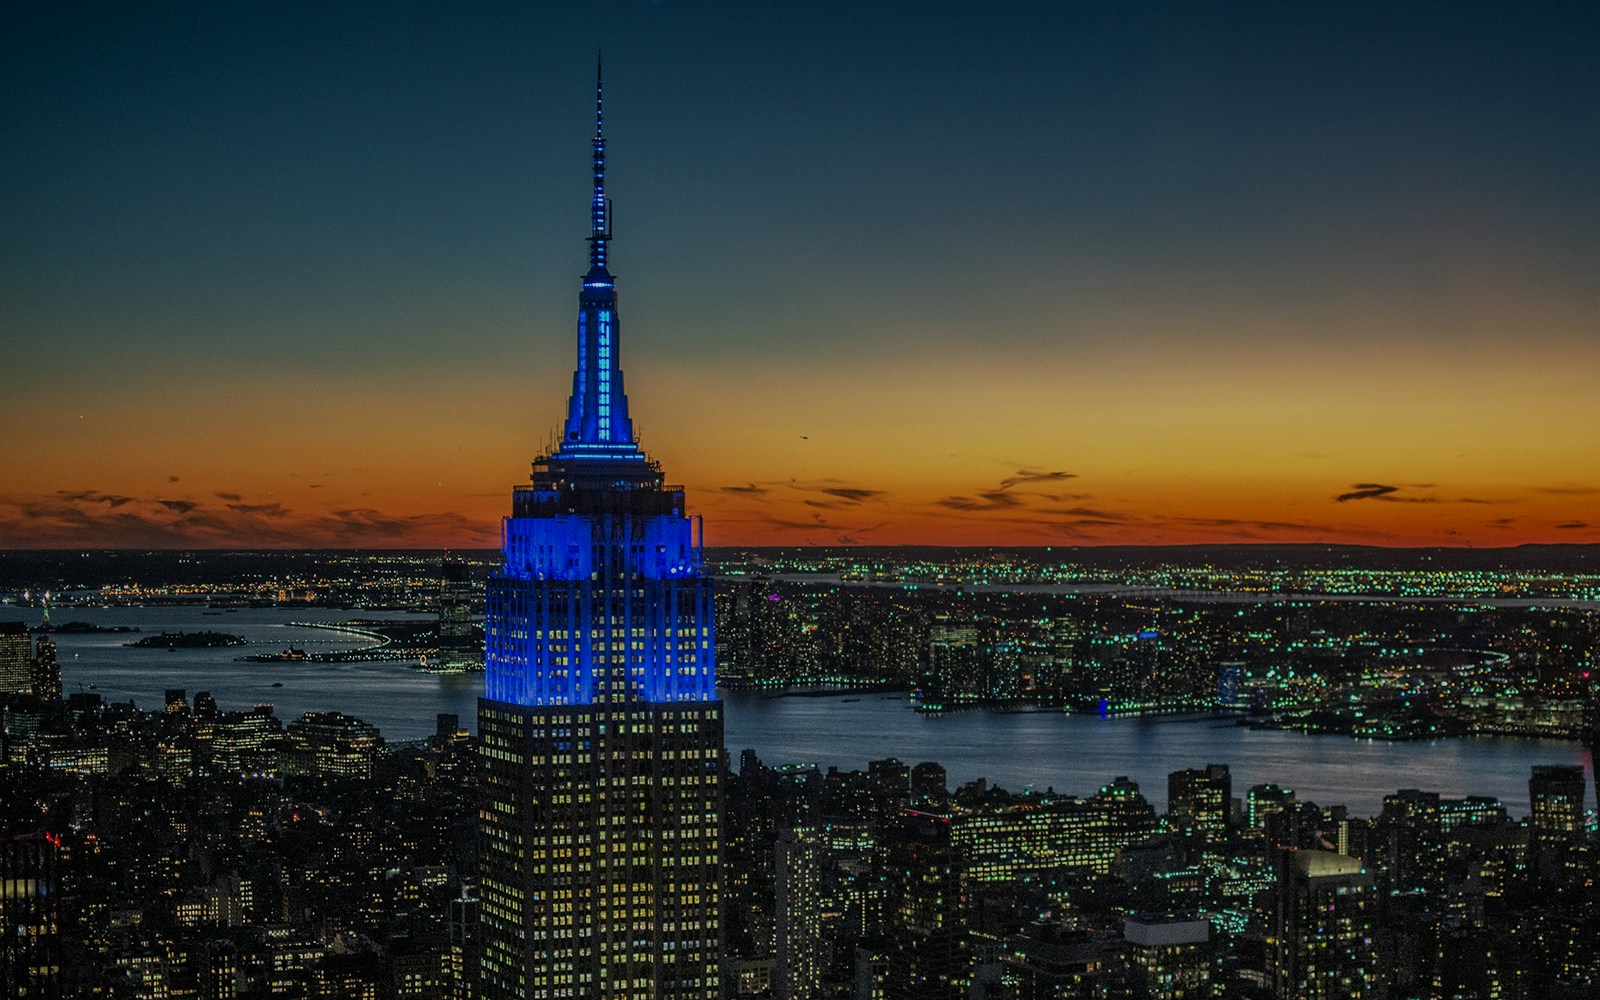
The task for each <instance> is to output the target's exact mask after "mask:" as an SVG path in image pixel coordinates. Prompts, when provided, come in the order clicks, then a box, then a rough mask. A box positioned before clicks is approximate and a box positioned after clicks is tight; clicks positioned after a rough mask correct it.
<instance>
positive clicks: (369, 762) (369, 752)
mask: <svg viewBox="0 0 1600 1000" xmlns="http://www.w3.org/2000/svg"><path fill="white" fill-rule="evenodd" d="M382 752H383V737H382V736H381V735H380V734H379V732H378V728H377V727H376V726H374V725H372V724H371V723H370V722H364V721H362V720H361V719H357V718H355V717H354V716H349V715H345V714H344V713H343V712H306V713H304V714H303V715H301V716H300V718H298V719H296V720H295V721H293V722H291V723H289V728H288V730H287V731H286V732H285V734H284V739H283V772H284V773H285V774H309V775H315V776H317V777H323V778H354V779H357V780H361V781H366V780H369V779H370V778H371V777H372V769H373V767H374V765H375V764H376V763H377V760H378V755H379V754H380V753H382Z"/></svg>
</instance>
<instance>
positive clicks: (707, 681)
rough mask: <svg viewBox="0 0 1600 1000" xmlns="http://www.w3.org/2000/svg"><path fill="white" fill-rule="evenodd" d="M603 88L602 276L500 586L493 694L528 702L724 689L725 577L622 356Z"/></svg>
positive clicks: (522, 495) (489, 653)
mask: <svg viewBox="0 0 1600 1000" xmlns="http://www.w3.org/2000/svg"><path fill="white" fill-rule="evenodd" d="M602 114H603V106H602V104H601V101H600V93H599V91H598V89H597V92H596V100H595V133H594V201H593V203H592V206H591V209H590V234H589V271H588V273H587V274H585V275H584V277H583V289H582V291H581V293H580V294H579V297H578V303H579V311H578V364H577V370H576V371H575V372H574V373H573V376H572V396H571V398H570V400H569V401H568V404H567V419H566V422H565V425H564V426H563V428H562V436H561V442H560V444H559V446H558V447H557V448H556V449H555V450H554V451H553V452H552V453H551V454H549V455H544V456H541V457H540V458H538V459H536V460H535V461H534V464H533V476H532V483H531V485H529V486H524V487H519V488H517V490H516V491H515V493H514V495H513V498H512V514H511V516H510V517H508V518H506V520H505V530H504V545H503V548H504V552H505V567H504V570H503V572H502V573H501V574H500V575H499V576H498V577H497V578H496V579H495V580H493V581H492V582H491V584H490V587H489V592H488V605H487V609H486V610H487V623H486V644H487V648H486V651H485V652H486V658H487V664H486V667H487V674H488V677H487V682H486V685H487V686H486V690H485V694H486V696H487V697H489V698H492V699H494V700H496V701H501V702H508V703H510V704H514V705H586V704H602V703H612V702H619V701H645V702H678V701H707V700H712V699H714V698H716V676H715V671H714V668H713V666H712V655H711V649H712V644H711V585H710V581H709V580H707V579H706V577H705V576H704V573H703V569H702V564H701V544H700V540H699V538H698V537H697V536H698V532H697V530H696V528H697V526H698V522H697V519H691V518H688V517H686V516H685V515H684V501H683V490H682V489H681V488H680V487H675V486H665V485H663V479H662V475H661V468H660V466H659V465H657V464H656V463H655V462H654V461H652V460H651V459H650V458H649V457H648V456H646V455H645V453H644V452H643V451H642V450H641V449H640V448H639V444H638V441H637V440H636V439H635V438H634V434H633V421H632V420H631V419H629V416H628V396H627V394H626V392H625V391H624V389H623V383H622V366H621V360H620V357H619V351H618V331H619V324H618V320H617V288H616V279H615V278H613V277H612V275H611V272H610V271H609V270H607V268H606V252H607V248H608V244H609V242H610V240H611V229H610V223H609V218H608V217H609V214H610V203H609V202H608V201H607V200H606V194H605V166H606V144H605V133H604V129H603V117H602Z"/></svg>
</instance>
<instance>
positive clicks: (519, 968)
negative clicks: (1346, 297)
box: [478, 87, 722, 1000]
mask: <svg viewBox="0 0 1600 1000" xmlns="http://www.w3.org/2000/svg"><path fill="white" fill-rule="evenodd" d="M601 125H602V118H601V103H600V94H599V90H598V87H597V90H596V99H595V135H594V201H593V205H592V209H591V227H590V229H591V231H590V235H589V271H588V273H587V274H586V275H585V276H584V278H583V288H582V291H581V292H580V295H579V313H578V364H577V371H576V372H575V373H574V375H573V380H572V397H571V400H570V402H569V404H568V409H567V419H566V424H565V426H564V428H563V431H562V435H561V440H560V443H559V445H558V446H557V447H556V448H555V449H554V451H553V452H551V453H550V454H549V455H545V456H541V457H540V458H538V459H536V460H535V461H534V464H533V476H532V483H531V484H530V485H528V486H522V487H518V488H517V489H516V490H515V492H514V493H513V495H512V513H511V516H510V517H508V518H506V521H505V528H504V534H503V549H504V554H505V563H504V565H503V567H501V569H500V571H499V572H498V573H497V574H496V575H495V576H494V577H493V578H492V579H491V580H490V581H489V586H488V593H487V603H486V619H485V640H486V649H485V659H486V671H487V677H486V680H485V692H486V695H485V697H484V698H483V699H482V700H481V701H480V702H479V707H478V733H479V738H480V741H481V763H482V771H481V775H482V780H481V782H480V789H481V792H480V794H481V796H482V800H481V808H480V813H479V815H480V817H481V818H480V822H479V838H478V865H479V876H480V882H481V885H480V892H481V899H482V911H481V923H480V927H479V941H480V944H481V948H482V959H481V964H480V987H479V989H480V995H481V996H482V997H485V998H492V1000H500V998H511V997H518V998H521V997H529V998H531V997H575V996H583V997H606V998H623V997H652V998H660V1000H665V998H686V997H704V998H710V997H715V996H717V995H718V993H719V982H718V980H719V969H718V961H719V956H718V952H719V945H720V938H721V933H720V932H721V927H720V915H719V904H720V896H721V893H720V886H719V878H720V873H719V863H718V859H719V844H718V813H719V807H720V787H721V786H720V778H721V768H722V764H721V755H722V705H721V703H720V702H719V701H718V700H717V696H716V675H715V669H714V667H713V664H712V636H711V631H712V624H711V623H712V618H711V581H710V580H709V579H708V578H707V577H706V575H705V573H704V571H703V569H702V565H701V549H700V541H699V538H698V537H697V536H698V532H697V527H698V526H697V524H696V523H695V522H694V521H693V520H692V519H690V518H688V517H686V516H685V514H684V497H683V490H682V489H681V488H679V487H674V486H667V485H664V478H663V476H662V473H661V468H660V466H659V465H657V464H656V463H655V462H654V461H652V460H651V459H650V458H649V457H648V456H646V455H645V453H644V452H643V451H642V450H641V449H640V448H639V445H638V443H637V441H636V440H635V439H634V434H633V423H632V421H631V420H630V419H629V416H628V398H627V396H626V395H625V394H624V392H623V385H622V368H621V365H620V362H619V356H618V340H617V333H618V322H617V292H616V283H615V280H614V279H613V277H612V275H611V272H610V271H609V270H607V267H606V264H607V261H606V251H607V245H608V243H609V241H610V238H611V231H610V226H609V224H608V222H607V216H608V214H609V210H610V205H609V203H608V202H607V200H606V196H605V139H604V132H603V130H602V127H601Z"/></svg>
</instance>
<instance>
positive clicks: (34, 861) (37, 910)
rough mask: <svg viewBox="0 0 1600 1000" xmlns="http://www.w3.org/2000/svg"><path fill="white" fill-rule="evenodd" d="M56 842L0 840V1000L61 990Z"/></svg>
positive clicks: (28, 999) (32, 837)
mask: <svg viewBox="0 0 1600 1000" xmlns="http://www.w3.org/2000/svg"><path fill="white" fill-rule="evenodd" d="M61 854H62V851H61V838H60V837H58V836H55V835H53V834H48V833H33V834H28V835H25V836H20V837H0V996H5V997H7V998H11V1000H36V998H55V997H60V996H64V995H65V994H64V993H63V992H62V988H61V937H60V931H59V927H58V921H59V912H58V911H59V906H60V904H59V901H58V898H59V890H60V872H61V861H62V858H61Z"/></svg>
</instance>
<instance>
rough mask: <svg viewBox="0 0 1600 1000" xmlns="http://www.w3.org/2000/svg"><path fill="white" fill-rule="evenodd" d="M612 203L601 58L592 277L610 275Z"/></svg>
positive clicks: (596, 68)
mask: <svg viewBox="0 0 1600 1000" xmlns="http://www.w3.org/2000/svg"><path fill="white" fill-rule="evenodd" d="M610 212H611V203H610V202H608V201H607V200H606V116H605V75H604V73H603V72H602V66H601V62H600V57H599V56H598V55H597V56H595V62H594V202H593V204H591V205H590V207H589V277H588V278H587V279H586V280H588V281H594V280H595V275H596V274H600V275H605V276H606V277H610V276H609V275H606V241H608V240H610V239H611V223H610V222H609V221H608V219H607V216H608V215H609V214H610Z"/></svg>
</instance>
